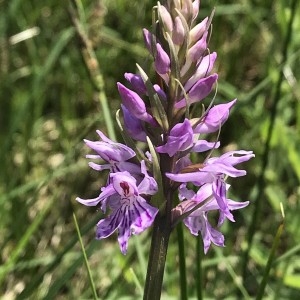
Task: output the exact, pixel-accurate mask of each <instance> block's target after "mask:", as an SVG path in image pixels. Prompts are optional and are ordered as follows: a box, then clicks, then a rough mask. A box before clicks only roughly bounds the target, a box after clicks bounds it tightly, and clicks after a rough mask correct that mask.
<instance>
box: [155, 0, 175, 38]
mask: <svg viewBox="0 0 300 300" xmlns="http://www.w3.org/2000/svg"><path fill="white" fill-rule="evenodd" d="M158 15H159V17H160V19H161V21H162V23H163V27H164V29H165V31H167V32H169V33H170V32H172V31H173V21H172V17H171V15H170V13H169V12H168V10H167V9H166V8H165V7H164V6H163V5H161V4H160V3H159V2H158Z"/></svg>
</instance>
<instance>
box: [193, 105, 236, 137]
mask: <svg viewBox="0 0 300 300" xmlns="http://www.w3.org/2000/svg"><path fill="white" fill-rule="evenodd" d="M235 103H236V99H234V100H232V101H230V102H228V103H225V104H218V105H215V106H213V107H212V108H211V109H210V110H209V111H208V112H207V114H206V116H205V117H204V119H203V121H202V122H201V123H200V124H199V125H197V126H196V128H195V129H194V132H195V133H212V132H216V131H218V130H219V129H220V128H221V126H222V125H223V124H224V123H225V122H226V121H227V119H228V117H229V112H230V109H231V108H232V107H233V106H234V105H235Z"/></svg>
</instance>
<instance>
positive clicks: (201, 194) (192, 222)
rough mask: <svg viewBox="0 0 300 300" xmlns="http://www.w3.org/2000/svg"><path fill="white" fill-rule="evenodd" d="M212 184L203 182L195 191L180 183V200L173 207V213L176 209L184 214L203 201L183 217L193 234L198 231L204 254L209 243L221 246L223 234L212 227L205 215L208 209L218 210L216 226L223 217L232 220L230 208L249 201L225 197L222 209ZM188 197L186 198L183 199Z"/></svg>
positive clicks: (238, 206) (236, 207)
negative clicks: (213, 191)
mask: <svg viewBox="0 0 300 300" xmlns="http://www.w3.org/2000/svg"><path fill="white" fill-rule="evenodd" d="M229 187H230V186H229V185H228V184H227V185H226V191H227V190H228V189H229ZM212 190H213V186H212V184H210V183H208V184H204V185H203V186H201V187H200V189H199V190H198V192H197V193H195V192H194V191H192V190H188V189H187V188H186V185H182V186H181V187H180V189H179V195H180V199H181V200H182V202H181V203H180V204H179V205H178V206H177V207H176V208H174V210H173V212H174V214H175V215H176V214H177V216H178V211H180V213H181V214H184V213H186V212H188V211H191V210H192V209H193V208H194V207H195V206H196V205H199V204H200V203H202V202H203V205H202V206H200V207H199V208H197V209H196V210H195V211H193V212H192V213H191V214H190V215H189V216H188V217H187V218H185V219H184V221H183V222H184V224H185V225H186V226H187V227H188V228H189V230H190V232H191V233H192V234H193V235H198V233H199V232H200V233H201V235H202V239H203V243H204V253H205V254H206V253H207V251H208V249H209V247H210V245H211V243H213V244H215V245H217V246H220V247H223V246H224V236H223V235H222V234H221V233H220V232H219V231H217V230H216V229H214V228H213V227H212V226H211V224H210V223H209V221H208V218H207V215H208V212H209V211H214V210H219V212H220V217H219V221H218V227H219V226H221V225H222V224H223V222H224V220H225V218H227V219H229V220H230V221H231V222H234V218H233V215H232V214H231V211H232V210H237V209H241V208H244V207H246V206H247V205H248V204H249V202H248V201H246V202H235V201H233V200H230V199H226V201H227V207H228V210H226V211H223V210H222V209H221V208H220V207H219V203H218V201H217V199H216V198H215V197H214V194H213V193H212ZM185 199H188V200H185Z"/></svg>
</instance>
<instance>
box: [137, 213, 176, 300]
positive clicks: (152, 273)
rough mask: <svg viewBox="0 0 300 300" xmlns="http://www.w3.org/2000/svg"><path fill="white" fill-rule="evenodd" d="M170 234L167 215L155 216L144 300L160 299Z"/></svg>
mask: <svg viewBox="0 0 300 300" xmlns="http://www.w3.org/2000/svg"><path fill="white" fill-rule="evenodd" d="M170 233H171V222H170V218H169V215H168V214H165V215H164V216H160V215H159V216H157V217H156V219H155V222H154V226H153V233H152V241H151V249H150V256H149V261H148V269H147V276H146V284H145V290H144V298H143V299H144V300H153V299H155V300H159V299H160V296H161V289H162V282H163V276H164V269H165V263H166V256H167V250H168V244H169V238H170Z"/></svg>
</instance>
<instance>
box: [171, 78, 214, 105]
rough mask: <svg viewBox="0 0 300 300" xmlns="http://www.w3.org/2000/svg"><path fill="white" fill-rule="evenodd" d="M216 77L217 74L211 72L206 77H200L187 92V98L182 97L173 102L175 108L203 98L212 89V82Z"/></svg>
mask: <svg viewBox="0 0 300 300" xmlns="http://www.w3.org/2000/svg"><path fill="white" fill-rule="evenodd" d="M217 79H218V74H213V75H211V76H208V77H204V78H201V79H200V80H198V82H197V83H195V85H194V86H193V87H192V88H191V89H190V91H189V93H188V99H187V100H186V99H182V100H180V101H179V102H177V103H176V104H175V107H176V108H182V107H185V105H186V102H188V104H192V103H195V102H199V101H201V100H203V99H204V98H205V97H206V96H207V95H208V94H209V93H210V92H211V90H212V87H213V85H214V83H215V82H216V81H217Z"/></svg>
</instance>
